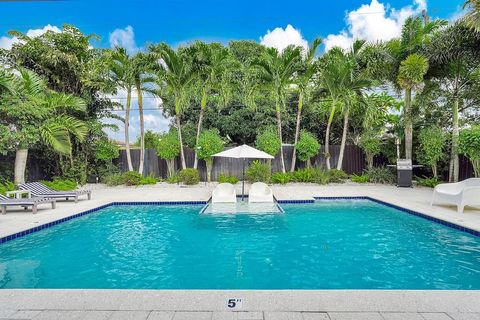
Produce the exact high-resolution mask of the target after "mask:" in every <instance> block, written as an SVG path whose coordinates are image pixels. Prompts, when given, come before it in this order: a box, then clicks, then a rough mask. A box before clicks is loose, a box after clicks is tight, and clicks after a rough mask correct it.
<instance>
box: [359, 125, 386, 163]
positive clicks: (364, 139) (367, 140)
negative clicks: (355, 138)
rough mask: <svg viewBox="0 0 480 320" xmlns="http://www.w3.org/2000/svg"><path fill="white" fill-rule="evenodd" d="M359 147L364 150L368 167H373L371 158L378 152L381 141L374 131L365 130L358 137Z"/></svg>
mask: <svg viewBox="0 0 480 320" xmlns="http://www.w3.org/2000/svg"><path fill="white" fill-rule="evenodd" d="M360 147H361V148H362V149H363V151H364V152H365V156H366V159H367V166H368V169H372V168H373V158H374V157H375V156H376V155H378V154H380V151H381V147H382V141H381V140H380V137H379V136H378V135H377V134H375V132H374V131H371V130H367V131H365V132H364V133H363V134H362V136H361V137H360Z"/></svg>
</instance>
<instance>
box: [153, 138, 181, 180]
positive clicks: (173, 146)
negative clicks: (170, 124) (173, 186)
mask: <svg viewBox="0 0 480 320" xmlns="http://www.w3.org/2000/svg"><path fill="white" fill-rule="evenodd" d="M156 149H157V155H158V156H159V157H160V158H161V159H165V160H166V162H167V170H168V177H169V178H171V177H173V175H174V173H175V158H176V157H177V156H178V155H179V153H180V149H181V147H180V141H179V139H178V134H177V132H176V130H170V131H169V132H168V133H165V134H163V135H162V136H161V137H160V139H159V140H158V143H157V145H156Z"/></svg>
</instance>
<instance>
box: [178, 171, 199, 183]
mask: <svg viewBox="0 0 480 320" xmlns="http://www.w3.org/2000/svg"><path fill="white" fill-rule="evenodd" d="M179 178H180V181H181V182H183V183H184V184H187V185H193V184H198V183H199V182H200V175H199V174H198V170H197V169H194V168H187V169H183V170H182V171H180V174H179Z"/></svg>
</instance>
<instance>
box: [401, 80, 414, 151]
mask: <svg viewBox="0 0 480 320" xmlns="http://www.w3.org/2000/svg"><path fill="white" fill-rule="evenodd" d="M403 121H404V122H405V158H406V159H412V143H413V119H412V90H411V89H405V109H404V110H403Z"/></svg>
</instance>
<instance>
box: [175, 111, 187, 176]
mask: <svg viewBox="0 0 480 320" xmlns="http://www.w3.org/2000/svg"><path fill="white" fill-rule="evenodd" d="M175 118H176V121H177V132H178V141H179V142H180V160H181V162H182V170H183V169H186V168H187V164H186V162H185V152H184V151H183V139H182V127H181V125H180V115H179V114H177V116H176V117H175Z"/></svg>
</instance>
